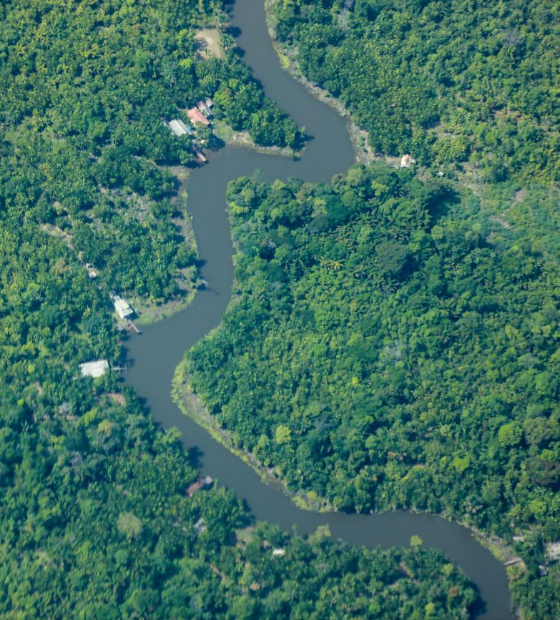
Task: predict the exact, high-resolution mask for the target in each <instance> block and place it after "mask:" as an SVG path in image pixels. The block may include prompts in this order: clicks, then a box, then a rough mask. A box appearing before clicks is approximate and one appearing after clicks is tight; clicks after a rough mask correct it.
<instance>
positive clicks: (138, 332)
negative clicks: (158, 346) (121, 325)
mask: <svg viewBox="0 0 560 620" xmlns="http://www.w3.org/2000/svg"><path fill="white" fill-rule="evenodd" d="M128 325H129V326H130V328H131V329H133V330H134V331H135V332H136V333H137V334H141V333H142V330H140V329H139V328H138V327H137V326H136V325H135V324H134V322H133V321H130V320H129V321H128Z"/></svg>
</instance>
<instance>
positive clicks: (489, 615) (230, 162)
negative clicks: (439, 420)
mask: <svg viewBox="0 0 560 620" xmlns="http://www.w3.org/2000/svg"><path fill="white" fill-rule="evenodd" d="M232 25H233V26H234V27H235V28H236V29H237V30H238V31H239V32H238V39H237V40H238V44H239V46H240V48H241V49H242V50H243V51H244V61H245V62H246V63H247V65H248V66H250V67H251V68H252V70H253V72H254V75H255V76H256V77H257V78H258V79H259V80H260V81H261V83H262V85H263V87H264V89H265V91H266V94H267V95H268V96H269V97H271V98H272V99H275V100H276V101H277V102H278V103H279V104H280V106H281V107H282V108H283V109H284V110H285V111H286V112H288V113H289V114H290V115H291V116H292V118H294V120H295V121H296V122H297V123H298V124H299V125H300V126H303V127H305V128H306V130H307V132H308V134H310V135H311V136H312V140H311V141H310V143H309V144H308V146H307V148H306V150H305V153H304V156H303V157H302V159H301V160H299V161H294V160H291V159H289V158H286V157H281V156H277V155H268V154H267V155H264V154H260V153H258V152H256V151H255V150H253V149H250V148H244V147H239V146H228V147H226V148H224V149H222V150H221V151H220V152H218V153H215V154H213V155H210V164H209V165H207V166H205V167H203V168H200V169H198V170H196V171H195V172H194V173H193V174H192V175H191V177H190V180H189V182H188V192H189V211H190V213H191V215H192V218H193V226H194V230H195V234H196V237H197V241H198V248H199V252H200V256H201V257H202V259H203V260H204V264H203V267H202V275H203V277H204V278H206V280H207V281H208V283H209V287H208V289H207V290H205V291H203V292H200V293H198V294H197V296H196V298H195V300H194V302H193V304H192V305H191V306H189V307H188V308H187V309H186V310H184V311H182V312H180V313H178V314H176V315H175V316H173V317H171V318H170V319H168V320H165V321H163V322H160V323H156V324H154V325H152V326H150V327H147V328H146V329H145V330H144V333H143V335H142V336H141V337H136V338H132V339H131V340H130V341H129V343H128V357H129V360H130V370H129V373H128V375H127V382H128V383H129V384H130V385H132V386H133V387H134V388H136V390H137V392H138V393H139V394H140V396H141V397H142V398H144V399H145V400H146V402H147V404H148V406H149V407H150V409H151V411H152V412H153V415H154V418H155V419H156V420H157V421H158V422H160V423H161V424H162V425H163V426H165V427H171V426H175V427H177V428H179V429H180V430H181V431H182V434H183V443H184V445H185V447H186V448H196V450H197V452H198V454H199V456H200V458H199V465H200V469H201V471H202V472H203V473H204V474H210V475H211V476H213V477H214V478H216V479H218V480H219V482H220V483H221V484H223V485H225V486H227V487H229V488H231V489H233V490H234V491H235V492H236V494H237V496H238V497H239V498H241V499H242V500H244V501H245V502H246V504H247V506H248V507H249V509H250V510H251V511H252V513H253V514H254V515H255V517H256V518H258V519H262V520H265V521H269V522H272V523H277V524H279V525H280V526H281V527H282V528H283V529H285V530H291V529H292V527H293V526H295V527H296V529H297V531H298V532H299V533H300V534H309V533H311V532H314V531H315V530H316V529H317V527H318V526H320V525H327V524H328V525H329V527H330V530H331V532H332V535H333V537H334V538H339V539H341V540H343V541H345V542H347V543H348V544H352V545H363V546H366V547H375V546H378V545H380V546H382V547H390V546H405V545H408V544H409V542H410V537H411V536H412V535H413V534H417V535H419V536H420V537H421V538H422V539H423V541H424V544H425V545H426V546H432V547H436V548H438V549H440V550H442V551H443V552H445V553H446V554H448V555H449V556H450V557H451V558H452V559H453V560H454V561H455V562H456V563H457V564H458V565H459V566H460V567H461V568H462V569H463V570H464V571H465V572H466V573H467V575H468V576H469V577H470V579H471V580H472V581H473V582H474V583H475V584H476V586H477V587H478V589H479V591H480V594H481V597H482V599H483V600H484V603H485V609H484V610H483V612H482V613H481V615H480V616H479V617H481V618H486V619H495V620H505V619H507V618H511V617H512V614H511V610H510V594H509V589H508V581H507V576H506V572H505V569H504V567H503V566H502V565H501V563H500V562H499V561H498V560H496V559H495V558H494V557H493V556H492V555H491V553H490V552H489V551H488V550H487V549H485V548H484V547H483V546H481V545H480V544H479V543H478V542H477V541H476V539H475V538H474V537H473V535H472V534H471V532H470V531H469V530H468V529H466V528H464V527H462V526H460V525H458V524H456V523H450V522H448V521H446V520H444V519H442V518H441V517H437V516H435V515H427V514H413V513H409V512H404V511H403V512H394V513H385V514H380V515H356V514H352V515H350V514H340V513H327V514H324V513H323V514H321V513H313V512H309V511H304V510H300V509H299V508H297V507H296V505H295V504H294V503H293V502H292V501H291V500H290V499H289V498H288V497H287V496H286V495H284V494H283V492H282V491H281V489H280V488H279V487H278V486H276V485H273V484H265V483H264V482H262V481H261V479H260V478H259V477H258V475H257V474H256V473H255V472H254V471H253V470H252V469H251V468H250V467H249V466H247V465H246V464H245V463H244V462H243V461H241V460H240V459H239V458H237V457H236V456H234V455H233V454H231V453H230V452H229V451H228V450H227V449H226V448H224V447H223V446H222V445H220V444H219V443H217V442H216V441H214V439H212V437H211V436H210V435H209V434H208V433H207V432H206V431H205V430H204V429H202V428H201V427H199V426H198V425H197V424H196V423H195V422H193V421H191V420H190V419H189V418H187V417H186V416H184V415H183V414H182V413H181V411H180V410H179V409H178V407H177V406H176V405H175V404H174V403H173V401H172V399H171V394H170V390H171V380H172V377H173V373H174V370H175V368H176V367H177V365H178V364H179V362H180V361H181V359H182V357H183V355H184V353H185V351H186V350H187V349H189V348H190V347H191V346H192V345H194V344H195V343H196V342H197V341H198V340H200V339H201V338H203V337H204V336H205V335H206V334H207V333H208V332H209V331H210V330H212V329H213V328H214V327H216V326H217V325H218V324H219V323H220V320H221V318H222V316H223V314H224V312H225V311H226V308H227V305H228V303H229V300H230V295H231V286H232V280H233V263H232V256H233V248H232V242H231V236H230V228H229V222H228V218H227V213H226V205H225V193H226V186H227V183H228V182H229V181H230V180H231V179H233V178H235V177H238V176H241V175H251V174H252V173H253V172H254V171H255V170H257V169H258V170H260V171H261V173H262V176H263V178H264V179H266V180H270V181H272V180H274V179H286V178H288V177H289V176H297V177H300V178H303V179H305V180H306V181H326V182H328V181H330V179H331V177H332V176H333V175H334V174H335V173H339V172H344V171H345V170H346V169H347V168H348V167H349V166H350V165H351V164H352V163H354V161H355V155H354V152H353V149H352V145H351V142H350V138H349V134H348V130H347V126H346V120H345V119H344V118H342V117H341V116H340V115H339V114H338V113H337V112H335V111H334V110H332V109H331V108H329V107H327V106H326V105H324V104H322V103H321V102H319V101H318V100H317V99H316V98H315V97H313V96H312V95H311V94H310V93H309V92H308V91H307V90H306V89H305V88H304V87H303V86H301V85H300V84H299V83H297V82H296V81H295V80H293V79H292V78H291V77H290V76H289V75H288V74H287V73H286V72H284V71H283V70H282V68H281V67H280V64H279V62H278V58H277V56H276V53H275V51H274V49H273V47H272V44H271V41H270V38H269V36H268V31H267V27H266V20H265V15H264V9H263V0H236V3H235V6H234V7H233V10H232Z"/></svg>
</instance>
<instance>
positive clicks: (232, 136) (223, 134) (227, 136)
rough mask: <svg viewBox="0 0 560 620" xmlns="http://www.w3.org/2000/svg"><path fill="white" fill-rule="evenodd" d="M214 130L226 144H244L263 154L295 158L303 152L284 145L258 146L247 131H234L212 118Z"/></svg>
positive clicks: (222, 122)
mask: <svg viewBox="0 0 560 620" xmlns="http://www.w3.org/2000/svg"><path fill="white" fill-rule="evenodd" d="M214 130H215V134H216V136H217V137H218V138H219V139H220V140H222V142H224V144H225V145H226V146H227V145H237V146H245V147H249V148H251V149H254V150H255V151H256V152H257V153H262V154H263V155H281V156H282V157H291V158H292V159H297V158H298V157H300V156H301V155H302V154H303V151H294V150H293V149H291V148H289V147H287V146H285V147H280V146H259V145H258V144H255V141H254V140H253V139H252V138H251V136H250V135H249V132H247V131H235V129H232V128H231V127H230V126H229V125H228V124H227V123H224V121H221V120H218V119H214Z"/></svg>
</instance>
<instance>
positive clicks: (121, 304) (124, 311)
mask: <svg viewBox="0 0 560 620" xmlns="http://www.w3.org/2000/svg"><path fill="white" fill-rule="evenodd" d="M113 305H114V306H115V310H116V311H117V314H118V315H119V317H120V318H121V319H126V318H128V317H129V316H130V315H132V314H134V310H133V309H132V308H131V307H130V306H129V305H128V302H127V301H125V300H124V299H122V298H121V297H119V296H118V295H115V296H114V297H113Z"/></svg>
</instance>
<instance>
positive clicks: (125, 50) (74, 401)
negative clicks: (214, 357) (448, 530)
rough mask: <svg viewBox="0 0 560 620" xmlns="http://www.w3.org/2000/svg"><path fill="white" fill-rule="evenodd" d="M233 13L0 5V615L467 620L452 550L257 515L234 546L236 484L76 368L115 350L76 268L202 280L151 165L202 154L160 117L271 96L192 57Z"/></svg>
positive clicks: (100, 305) (233, 67)
mask: <svg viewBox="0 0 560 620" xmlns="http://www.w3.org/2000/svg"><path fill="white" fill-rule="evenodd" d="M219 11H220V5H219V4H217V3H212V4H210V3H198V2H196V3H194V2H190V3H189V2H175V1H171V0H158V1H157V2H156V1H155V0H146V1H141V2H140V1H138V2H132V1H128V2H116V1H108V0H107V1H105V0H93V1H87V2H85V1H84V2H57V1H56V0H53V1H51V2H46V1H45V2H43V1H42V0H41V1H39V0H36V1H31V0H29V1H25V2H19V1H18V2H3V3H2V4H1V6H0V35H1V36H0V122H1V123H2V124H1V131H2V139H1V140H0V584H1V587H0V616H1V617H2V618H6V619H16V618H54V619H61V620H62V619H64V620H65V619H67V618H77V619H81V620H94V619H95V620H107V619H115V620H117V619H121V618H122V619H131V618H169V619H173V620H176V619H178V618H185V619H187V618H193V619H195V618H196V619H198V618H255V619H257V618H258V619H260V618H275V619H276V618H288V617H298V618H304V617H314V618H325V619H327V618H332V617H333V614H334V616H336V617H337V618H344V617H348V618H349V617H353V618H355V617H358V616H360V615H362V616H363V617H366V616H368V617H373V616H374V614H377V615H378V616H380V617H388V616H393V617H401V618H403V619H404V618H411V617H414V615H413V614H414V613H416V611H415V610H428V611H430V612H431V610H433V612H434V613H435V614H437V616H438V617H441V618H450V619H451V618H453V619H460V618H466V617H468V609H469V608H470V607H471V605H472V604H473V602H474V601H475V600H476V595H475V593H474V591H473V589H472V588H471V587H470V586H469V585H468V583H467V581H466V579H465V577H464V576H463V575H462V574H461V573H460V572H459V571H457V570H456V569H454V568H453V566H451V565H449V564H447V563H446V561H445V559H444V558H443V556H441V555H440V554H438V553H434V552H431V551H421V550H405V551H388V552H382V551H372V552H366V551H363V550H360V549H352V548H348V547H345V546H342V545H340V544H336V543H335V544H333V543H328V542H325V541H319V540H317V541H310V542H305V541H303V540H302V539H299V538H293V539H292V538H288V537H287V536H286V535H284V534H281V533H279V532H277V531H276V530H274V529H271V528H266V527H263V526H259V527H258V528H257V529H256V530H254V531H245V532H243V533H244V536H243V542H240V541H238V540H237V536H238V535H239V534H240V529H241V528H245V527H246V526H247V525H248V524H249V518H248V515H247V514H246V513H245V511H244V510H243V508H242V507H241V505H240V504H239V502H238V501H237V500H235V498H234V497H233V496H232V494H231V493H229V492H226V491H225V490H224V489H223V488H220V487H218V486H216V487H215V488H213V489H210V490H207V491H201V492H199V493H197V494H196V495H195V496H194V497H192V498H189V497H188V495H187V493H186V489H187V487H188V486H189V485H190V484H191V483H192V482H193V481H195V480H196V478H197V472H196V471H195V469H194V468H193V467H192V465H191V463H190V462H189V458H188V455H187V454H186V453H185V452H184V450H183V449H182V446H181V443H180V441H179V437H178V434H177V432H176V431H173V430H171V431H168V432H163V431H162V430H161V429H160V430H158V429H156V427H155V426H154V424H153V423H152V421H151V418H150V415H149V413H148V412H146V411H145V410H143V409H142V407H141V406H140V404H139V402H138V400H137V399H136V397H135V395H134V394H133V393H132V391H130V390H128V389H123V387H122V385H121V384H120V383H119V382H118V375H117V374H116V373H108V374H107V375H105V376H104V377H103V378H101V379H97V380H91V379H80V378H79V371H78V364H79V363H80V362H85V361H90V360H95V359H107V360H108V361H109V362H110V363H111V365H114V364H117V363H119V361H120V360H121V359H122V351H121V347H120V344H119V343H118V341H117V334H116V330H115V328H114V323H113V320H112V318H111V312H110V307H109V300H108V296H107V290H106V287H101V288H99V287H98V286H97V282H99V280H97V281H92V280H90V279H89V278H88V276H87V273H86V270H85V269H84V265H83V263H84V262H86V261H91V262H94V263H95V266H96V268H98V269H100V270H101V274H102V275H101V277H100V279H102V280H105V284H112V285H113V286H114V287H118V288H120V289H127V290H131V291H135V292H137V293H139V294H140V295H144V296H146V297H148V296H149V297H152V298H154V297H155V298H157V299H160V298H161V299H166V298H168V297H170V296H173V295H174V294H175V292H176V283H175V279H176V275H177V272H178V271H179V270H181V271H184V268H185V267H187V268H188V267H189V266H190V268H191V272H192V275H193V277H194V275H195V273H194V267H193V261H194V259H195V254H194V249H193V247H192V245H191V246H186V247H185V245H184V244H182V243H180V240H179V231H178V227H177V226H176V225H175V223H174V219H175V217H176V215H177V213H176V211H177V209H178V207H177V205H176V204H174V203H172V202H170V200H169V199H168V195H169V194H170V193H171V192H173V191H174V190H175V189H176V181H175V180H174V178H173V177H172V176H171V175H170V174H169V173H168V172H167V171H166V170H165V169H163V168H160V167H159V166H158V164H160V163H171V162H185V161H188V160H189V159H190V157H191V155H190V149H189V148H188V146H189V145H188V142H181V141H178V140H176V139H175V138H173V137H172V136H171V134H170V133H169V131H168V130H167V129H166V128H165V127H164V126H163V125H162V123H161V117H164V118H169V116H168V115H170V114H173V115H175V113H176V110H177V108H178V107H185V106H186V105H187V104H189V103H192V102H193V101H195V100H196V98H197V97H200V96H202V95H208V94H213V93H214V92H215V91H216V90H219V88H221V85H222V84H223V83H224V81H227V80H230V79H233V77H235V79H238V80H239V81H240V84H245V85H246V86H247V88H251V89H252V91H253V93H257V98H256V101H257V102H261V103H262V101H264V99H263V97H262V93H260V91H259V90H258V89H257V87H256V85H255V84H254V82H252V81H251V80H250V79H249V75H248V72H247V69H245V68H243V67H242V65H241V64H240V63H239V62H238V61H237V60H236V59H235V58H228V59H226V60H225V61H223V62H217V61H216V62H208V63H206V62H196V63H195V62H194V61H193V58H194V53H193V43H192V37H193V29H194V26H196V25H198V24H201V23H205V24H206V23H207V22H208V20H213V19H215V15H214V13H216V12H219ZM183 61H185V62H183ZM255 105H256V104H255ZM257 109H258V111H257V112H255V113H256V114H257V115H258V114H260V113H261V107H260V106H257ZM263 109H264V112H263V113H265V114H267V115H268V116H267V119H268V120H269V121H270V119H271V118H272V119H274V120H273V122H271V124H270V131H273V132H276V133H274V134H273V135H272V137H270V136H269V135H264V136H263V138H262V139H263V141H267V143H269V142H270V141H272V140H278V141H280V143H281V140H282V135H284V136H287V135H288V130H289V131H292V134H291V135H293V134H294V132H295V126H294V125H293V123H291V122H290V121H288V120H287V119H286V118H285V117H284V116H283V115H281V114H280V113H279V112H278V111H277V110H276V109H275V108H274V106H273V105H272V104H270V103H266V105H265V106H264V108H263ZM253 112H254V111H253ZM243 122H244V123H245V122H247V123H248V122H249V121H247V119H245V120H243ZM250 123H251V126H250V127H248V125H247V124H246V125H245V127H246V128H247V127H248V128H249V129H250V130H251V131H253V130H254V131H259V130H260V128H259V123H258V119H257V120H255V119H251V120H250ZM282 132H284V133H282ZM271 545H274V546H282V547H283V548H285V550H286V555H285V556H284V557H280V558H274V559H273V558H272V547H271ZM277 560H278V561H277ZM254 583H258V587H251V586H252V585H253V584H254ZM373 593H375V598H372V594H373Z"/></svg>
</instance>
